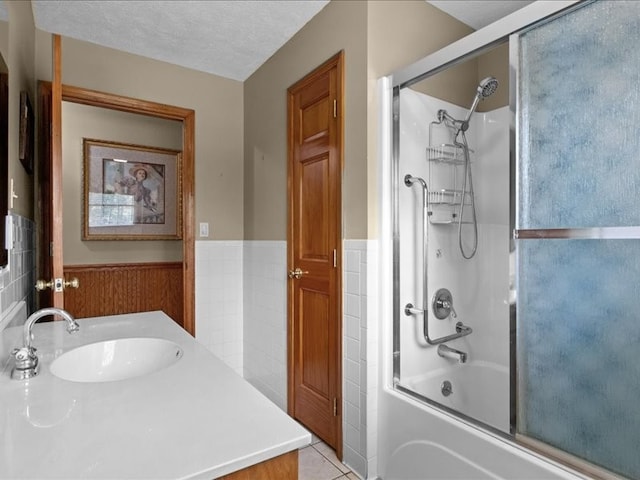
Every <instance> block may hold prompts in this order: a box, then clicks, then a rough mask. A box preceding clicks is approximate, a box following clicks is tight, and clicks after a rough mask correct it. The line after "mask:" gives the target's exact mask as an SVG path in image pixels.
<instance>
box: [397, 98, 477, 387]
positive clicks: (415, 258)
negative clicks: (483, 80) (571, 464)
mask: <svg viewBox="0 0 640 480" xmlns="http://www.w3.org/2000/svg"><path fill="white" fill-rule="evenodd" d="M441 108H444V109H446V110H447V112H449V114H451V115H453V116H454V117H457V118H464V115H465V114H466V110H465V109H463V108H461V107H458V106H456V105H453V104H451V103H448V102H443V101H440V100H437V99H434V98H433V97H429V96H427V95H424V94H421V93H417V92H414V91H413V90H410V89H404V90H402V92H401V95H400V112H401V113H400V120H401V123H400V158H401V160H400V168H399V177H400V185H399V186H398V188H399V192H398V193H399V201H400V211H399V215H400V272H401V282H400V305H401V308H404V306H405V305H406V304H407V303H412V304H413V305H414V306H415V307H417V308H420V309H422V308H423V307H424V306H423V305H422V298H423V293H422V283H423V282H422V280H423V272H422V243H421V242H422V238H423V224H422V221H423V216H422V189H421V188H420V187H419V185H417V184H416V185H414V186H412V187H411V188H409V187H406V186H405V185H404V182H403V180H402V179H403V178H404V176H405V175H406V174H411V175H413V176H416V177H421V178H423V179H424V180H425V181H427V182H428V180H429V165H428V162H427V154H426V149H427V146H428V145H429V123H430V122H432V121H434V120H435V119H436V117H437V111H438V110H439V109H441ZM470 132H472V129H470ZM444 141H446V140H444V139H443V138H442V137H441V136H438V138H437V140H436V143H441V142H444ZM469 143H470V145H473V140H472V138H471V136H469ZM428 229H429V242H430V244H429V246H430V248H429V255H430V256H429V258H428V262H429V273H430V275H429V301H430V297H431V295H432V294H433V292H435V290H434V288H436V286H437V288H440V287H445V286H447V287H448V288H450V289H451V285H452V284H453V281H454V280H453V277H454V275H455V272H456V270H455V269H454V268H442V269H435V268H434V267H436V264H435V260H436V259H437V260H438V262H439V263H443V262H445V261H448V260H447V258H449V257H450V258H452V259H453V260H454V261H455V260H456V258H457V256H455V255H454V254H452V252H454V245H455V246H457V238H456V239H454V236H453V235H452V232H453V227H452V226H433V225H429V226H428ZM454 240H455V243H454ZM456 248H457V247H456ZM438 250H439V251H440V252H444V258H443V257H438V258H436V252H437V251H438ZM452 293H453V294H454V304H455V306H456V310H458V309H457V304H456V303H455V302H456V300H457V297H456V294H455V292H452ZM426 308H427V309H428V310H429V316H430V317H431V316H432V315H431V313H430V312H431V310H430V305H427V306H426ZM459 313H460V312H459ZM401 316H402V317H401V318H402V319H403V320H405V321H403V322H401V329H402V334H401V347H400V349H401V352H402V354H401V374H402V376H403V377H404V376H405V375H406V376H409V377H411V376H413V375H418V374H420V373H422V372H423V371H424V370H425V368H426V369H429V368H431V367H430V365H431V364H432V363H433V362H437V361H438V360H439V358H440V357H438V356H437V354H436V353H435V349H434V348H433V347H430V346H429V345H428V344H427V343H426V342H425V341H424V337H423V323H422V322H423V319H422V315H414V316H411V317H405V316H404V314H403V313H401ZM453 325H455V322H452V321H451V319H448V320H445V321H442V322H440V321H430V323H429V326H430V335H431V336H441V335H446V334H449V333H452V332H453V330H452V328H454V327H453Z"/></svg>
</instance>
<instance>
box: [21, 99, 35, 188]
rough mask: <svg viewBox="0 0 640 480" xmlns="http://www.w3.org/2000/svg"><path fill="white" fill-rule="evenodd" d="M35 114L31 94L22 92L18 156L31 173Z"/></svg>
mask: <svg viewBox="0 0 640 480" xmlns="http://www.w3.org/2000/svg"><path fill="white" fill-rule="evenodd" d="M34 123H35V116H34V114H33V107H32V106H31V101H30V100H29V94H28V93H27V92H25V91H22V92H20V123H19V129H20V132H19V142H18V158H19V159H20V163H22V166H23V167H24V169H25V170H26V171H27V173H28V174H29V175H31V174H32V173H33V141H34V140H33V137H34Z"/></svg>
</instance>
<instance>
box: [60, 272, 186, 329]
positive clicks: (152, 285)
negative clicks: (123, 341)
mask: <svg viewBox="0 0 640 480" xmlns="http://www.w3.org/2000/svg"><path fill="white" fill-rule="evenodd" d="M64 276H65V278H66V279H67V280H70V279H72V278H77V279H78V281H79V283H80V286H79V288H77V289H73V288H69V289H65V295H64V305H65V309H66V310H67V311H68V312H69V313H71V314H72V315H73V316H75V317H76V318H86V317H98V316H103V315H119V314H122V313H135V312H149V311H154V310H162V311H163V312H164V313H166V314H167V315H169V316H170V317H171V318H172V319H174V320H175V321H176V323H178V324H179V325H180V326H182V327H184V325H183V301H184V300H183V288H182V285H183V284H182V262H163V263H122V264H103V265H65V267H64Z"/></svg>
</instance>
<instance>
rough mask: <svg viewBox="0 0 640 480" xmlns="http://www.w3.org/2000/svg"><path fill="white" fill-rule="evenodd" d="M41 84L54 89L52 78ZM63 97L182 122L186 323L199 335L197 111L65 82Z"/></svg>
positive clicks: (97, 105)
mask: <svg viewBox="0 0 640 480" xmlns="http://www.w3.org/2000/svg"><path fill="white" fill-rule="evenodd" d="M41 85H42V87H44V88H45V89H46V88H48V89H51V83H50V82H41ZM62 100H63V101H67V102H72V103H79V104H82V105H90V106H93V107H100V108H108V109H111V110H119V111H122V112H129V113H137V114H142V115H148V116H150V117H157V118H163V119H167V120H177V121H181V122H182V282H183V285H182V286H183V295H184V304H183V326H184V329H185V330H186V331H187V332H189V333H190V334H191V335H194V336H195V233H194V232H195V118H196V114H195V111H194V110H191V109H188V108H182V107H176V106H173V105H165V104H162V103H157V102H150V101H146V100H140V99H138V98H131V97H124V96H121V95H114V94H111V93H105V92H99V91H96V90H89V89H86V88H81V87H74V86H70V85H64V84H63V85H62Z"/></svg>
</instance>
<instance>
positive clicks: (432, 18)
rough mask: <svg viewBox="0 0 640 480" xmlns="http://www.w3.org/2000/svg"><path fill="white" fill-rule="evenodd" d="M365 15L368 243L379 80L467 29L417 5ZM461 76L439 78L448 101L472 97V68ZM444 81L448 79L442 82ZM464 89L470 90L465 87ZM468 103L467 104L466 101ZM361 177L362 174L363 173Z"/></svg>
mask: <svg viewBox="0 0 640 480" xmlns="http://www.w3.org/2000/svg"><path fill="white" fill-rule="evenodd" d="M368 5H369V10H368V45H369V50H368V88H367V90H368V116H367V131H368V162H367V171H366V173H367V181H368V189H367V191H368V198H367V204H368V232H367V234H368V238H376V237H377V235H378V215H379V212H378V209H377V205H378V138H379V137H378V125H379V124H378V122H379V118H378V89H377V82H378V79H379V78H380V77H383V76H386V75H389V74H391V73H393V71H394V70H398V69H400V68H402V67H405V66H407V65H410V64H411V63H413V62H415V61H417V60H420V59H421V58H423V57H425V56H427V55H429V54H430V53H433V52H435V51H437V50H439V49H440V48H443V47H445V46H446V45H448V44H450V43H452V42H454V41H455V40H458V39H460V38H462V37H464V36H466V35H468V34H469V33H471V32H472V31H473V30H472V29H471V28H470V27H468V26H467V25H464V24H463V23H460V22H459V21H457V20H455V19H454V18H453V17H451V16H449V15H447V14H446V13H444V12H442V11H441V10H438V9H437V8H435V7H433V6H431V5H429V4H428V3H427V2H424V1H422V0H406V1H405V0H403V1H393V0H378V1H373V2H369V4H368ZM460 68H461V69H463V73H462V74H461V75H457V76H454V79H455V81H452V80H451V74H448V73H447V74H444V75H443V78H444V79H445V82H444V83H445V85H446V84H447V81H448V82H449V88H447V89H445V90H446V91H447V92H449V93H450V95H451V98H456V99H459V100H460V101H463V100H462V96H464V92H467V91H468V90H467V89H469V88H470V90H469V91H470V92H471V93H468V94H467V95H471V98H472V96H473V91H474V90H473V84H474V83H475V81H476V80H475V78H476V67H475V64H474V65H473V66H471V68H470V70H469V69H468V68H469V67H460ZM447 79H448V80H447ZM469 85H471V86H470V87H469ZM466 101H469V100H466ZM363 174H364V172H363Z"/></svg>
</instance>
